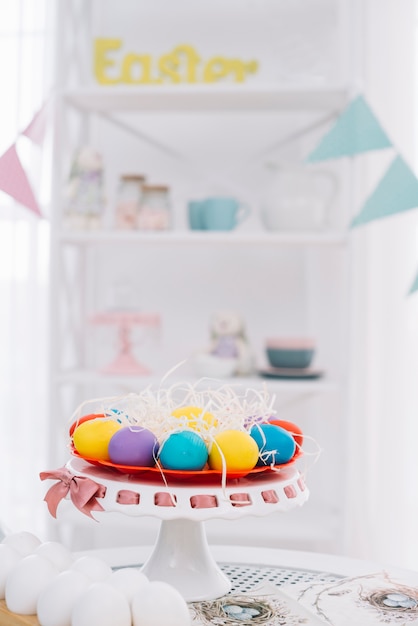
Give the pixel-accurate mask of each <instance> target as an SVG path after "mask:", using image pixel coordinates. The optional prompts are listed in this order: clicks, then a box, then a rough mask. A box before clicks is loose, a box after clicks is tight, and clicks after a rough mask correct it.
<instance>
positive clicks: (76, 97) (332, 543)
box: [50, 3, 350, 551]
mask: <svg viewBox="0 0 418 626" xmlns="http://www.w3.org/2000/svg"><path fill="white" fill-rule="evenodd" d="M86 6H87V7H88V3H86ZM67 10H68V7H67ZM64 21H65V20H64V18H63V17H62V16H61V29H62V30H61V32H62V33H64V30H65V26H64V23H63V22H64ZM84 35H85V33H84ZM65 37H68V35H64V34H63V38H64V39H65ZM67 61H68V59H67ZM62 63H64V60H62ZM58 73H59V76H60V80H61V84H60V87H61V91H60V95H59V96H58V104H57V119H56V124H57V127H56V131H57V132H56V149H55V152H56V161H55V163H56V172H55V177H54V187H55V189H54V194H53V196H54V206H55V207H56V209H57V210H56V214H55V217H54V220H53V223H52V245H51V258H52V275H51V293H52V294H54V297H53V298H52V302H51V307H52V311H51V313H52V315H51V319H52V324H51V380H52V381H53V384H52V392H51V429H50V433H51V446H50V447H51V463H52V464H55V465H56V466H58V465H59V464H61V463H62V462H64V461H65V454H66V447H65V442H66V437H67V425H68V419H69V417H70V414H71V411H72V410H74V409H75V406H76V402H79V401H81V400H85V399H89V398H91V397H97V396H98V395H113V393H114V391H115V390H116V389H120V390H121V392H122V393H124V392H126V391H127V390H132V391H135V390H138V389H139V387H140V386H141V387H144V386H146V385H149V384H154V383H155V382H158V380H159V378H160V377H161V376H163V375H164V374H165V372H166V371H167V367H166V366H165V365H162V366H161V369H160V370H156V371H155V376H152V377H149V378H148V377H145V378H141V379H139V378H133V377H125V376H121V377H119V376H108V375H105V374H100V372H99V371H98V369H97V368H94V367H93V368H92V367H91V366H90V365H89V359H88V353H89V344H91V342H92V341H94V337H92V334H93V333H92V332H91V327H89V324H88V319H89V316H90V315H91V313H92V312H93V310H94V306H96V305H97V300H98V298H97V294H98V291H99V290H100V289H102V288H103V286H104V285H106V284H107V282H106V281H107V279H108V280H110V274H111V271H110V270H109V271H108V269H106V268H105V267H103V259H106V257H107V255H108V262H109V267H110V268H111V266H112V262H113V259H116V260H119V259H118V257H119V256H123V255H125V256H126V255H129V258H132V264H135V267H136V268H138V272H137V274H140V273H141V271H142V272H143V271H144V270H143V268H144V267H145V266H146V268H147V272H146V274H145V273H143V274H141V276H140V278H141V280H142V283H140V284H143V285H144V288H143V289H144V294H150V293H154V291H158V285H159V286H160V287H161V281H163V280H164V274H163V273H162V269H161V268H157V267H156V266H153V263H155V259H156V258H157V257H156V254H157V255H158V258H161V256H162V255H164V256H165V257H166V258H167V266H168V267H169V269H170V270H171V269H172V268H171V266H172V265H173V264H174V260H178V258H180V261H179V263H180V265H179V268H178V270H177V271H178V273H179V274H180V273H181V276H180V278H179V276H178V275H177V280H178V281H179V290H180V295H179V297H180V298H181V297H183V298H184V299H186V296H185V292H183V291H181V290H182V289H185V287H184V285H183V284H182V280H183V278H184V281H183V282H184V283H186V282H188V283H190V284H191V285H196V286H197V282H199V285H202V284H203V285H204V286H205V290H206V289H208V290H211V293H212V294H214V295H213V301H214V302H216V301H217V300H216V294H217V291H222V294H224V293H225V285H224V284H223V283H222V276H221V277H220V276H219V273H222V270H219V268H218V267H217V261H216V258H217V257H218V256H219V258H220V259H221V261H222V262H225V259H227V255H228V254H231V255H232V254H237V255H240V256H239V259H240V260H239V261H238V262H239V263H243V267H244V268H245V267H246V265H245V263H250V261H248V258H249V257H250V258H251V266H249V267H250V270H251V271H248V291H249V293H251V292H252V290H254V292H255V293H256V294H257V293H260V294H261V296H262V295H263V293H265V289H266V287H265V286H264V285H265V281H267V280H269V281H272V284H274V280H275V276H277V274H279V279H278V280H279V282H278V284H279V287H278V288H277V289H278V290H277V294H276V295H274V294H272V293H271V292H272V291H274V290H269V298H271V300H269V302H267V303H266V309H269V315H270V317H268V318H267V317H266V316H267V312H265V321H264V322H263V320H262V321H261V325H263V323H264V324H265V326H266V327H268V324H269V323H270V327H271V323H272V322H271V320H272V311H271V310H272V308H274V303H275V302H276V303H277V307H278V311H280V308H282V309H283V308H285V309H286V311H287V313H286V315H287V317H288V318H291V317H292V311H291V309H292V300H291V298H292V295H291V294H292V293H293V292H292V289H290V288H289V293H287V292H285V293H284V295H283V296H282V294H281V292H280V289H281V287H280V284H281V283H280V280H283V277H282V278H280V276H282V275H286V274H287V273H290V274H291V275H292V276H293V274H292V272H293V270H292V269H291V267H292V264H294V265H295V266H296V269H295V271H294V276H295V278H294V279H292V280H294V281H295V282H297V281H300V282H302V283H303V285H302V286H300V285H299V286H298V293H299V292H302V291H305V292H306V297H305V299H304V300H302V308H303V311H302V312H301V310H300V308H301V305H300V303H295V307H296V306H297V307H299V308H298V310H296V309H295V311H294V316H295V318H297V319H299V318H301V319H302V318H303V319H304V318H305V317H307V318H309V324H307V327H308V328H314V327H315V324H316V326H318V320H319V321H320V322H321V324H322V331H321V332H323V333H324V334H326V333H327V332H328V331H327V329H328V330H329V332H330V337H331V338H330V339H329V341H328V342H326V341H324V344H326V343H328V345H327V346H326V349H325V350H324V353H323V358H324V364H325V367H324V369H325V370H326V375H325V376H324V377H323V378H319V379H318V380H306V381H304V380H298V381H296V380H291V381H288V380H271V379H264V378H262V377H260V376H254V377H249V378H242V379H241V378H239V379H238V378H235V379H233V380H228V381H227V382H231V383H235V382H239V383H240V384H243V385H246V386H251V387H257V388H260V387H261V386H262V385H263V384H265V385H267V387H268V388H269V390H270V391H271V393H273V394H275V395H276V396H277V398H278V406H279V407H280V408H281V407H284V408H283V410H284V411H285V410H286V407H288V406H290V407H294V406H297V407H300V415H301V420H302V422H303V424H301V425H303V426H304V427H305V425H306V432H311V431H310V426H311V425H314V426H315V425H318V424H319V426H318V428H313V432H314V438H315V435H316V434H317V432H318V435H317V436H318V439H320V437H321V436H322V435H323V434H324V430H325V434H326V437H327V440H328V445H329V446H330V448H331V457H330V459H329V460H327V461H326V464H325V467H324V469H323V471H322V473H321V471H319V473H318V474H317V476H316V477H315V476H314V472H312V479H313V483H315V480H316V482H317V483H318V485H319V486H317V488H315V485H314V484H313V485H312V486H311V485H310V488H311V494H312V496H311V497H312V499H315V498H316V493H320V492H321V491H322V492H326V493H327V495H328V498H327V499H326V502H325V504H324V505H322V503H321V502H318V501H314V502H312V505H311V503H308V505H306V507H304V509H305V508H306V517H304V514H303V511H301V512H300V514H299V517H298V523H297V524H296V525H294V524H293V523H292V519H291V516H286V519H285V520H283V519H280V528H281V532H280V541H279V543H277V544H276V545H277V546H281V547H286V545H287V544H286V541H287V540H288V541H289V542H291V545H292V546H297V545H298V544H299V545H302V546H303V547H304V548H306V549H309V547H312V548H314V549H315V548H318V549H322V550H325V551H332V550H334V549H338V542H339V539H340V537H341V536H342V531H341V527H342V517H343V514H344V511H343V504H342V496H341V494H337V493H336V490H337V487H336V485H337V484H341V480H342V479H343V478H342V476H341V475H338V476H335V475H332V476H331V475H330V472H329V465H330V464H331V463H332V462H333V459H334V461H336V462H337V464H338V456H339V454H340V453H339V452H338V447H337V445H336V440H337V439H341V438H342V437H343V435H342V432H343V431H344V407H345V401H346V393H347V384H348V381H347V380H346V379H345V378H344V376H345V371H346V358H347V353H346V349H347V343H348V319H347V316H346V314H345V310H346V308H347V307H346V305H348V269H347V267H348V264H349V255H350V247H349V243H348V236H347V233H346V231H345V230H344V228H337V227H336V228H333V229H332V230H327V231H323V232H277V233H276V232H274V233H273V232H266V231H264V230H262V229H261V228H260V227H258V228H254V229H248V230H237V231H234V232H225V233H224V232H221V233H219V232H191V231H188V230H186V229H185V228H183V227H176V228H175V229H174V230H172V231H169V232H159V233H148V232H146V233H141V232H125V231H116V230H113V229H112V228H111V227H108V226H106V227H104V228H103V229H102V230H99V231H95V232H92V231H89V232H75V231H68V230H65V229H64V228H63V224H62V219H61V211H60V207H61V206H62V192H61V188H62V184H63V181H64V180H65V176H66V173H67V171H66V167H67V165H66V163H68V160H69V156H71V155H69V154H68V150H69V149H70V144H71V141H72V142H73V143H74V137H70V141H68V128H67V123H66V119H67V116H68V115H70V116H71V117H72V118H73V119H76V124H75V130H74V135H75V137H76V142H77V141H78V140H79V138H81V137H87V138H90V136H91V127H92V126H93V125H94V123H95V121H96V120H97V119H99V120H103V118H104V120H105V122H106V123H108V122H109V121H116V125H115V126H114V129H113V130H114V131H115V130H116V131H117V128H118V124H119V125H120V119H121V118H120V117H119V116H120V115H121V114H122V115H123V114H129V115H131V116H132V114H137V115H138V116H141V115H148V114H149V113H151V114H153V115H154V114H155V113H158V114H159V115H162V114H169V115H170V116H171V115H175V114H179V115H180V116H184V115H185V114H189V113H193V114H197V115H199V113H202V114H204V115H205V116H206V115H208V114H210V115H213V116H216V115H223V114H224V113H227V114H228V115H233V114H234V113H237V114H240V113H244V114H251V115H253V116H256V115H263V114H265V113H272V112H274V113H275V114H279V113H283V114H287V113H289V112H291V113H294V112H299V113H300V112H317V113H318V112H319V113H320V114H321V115H322V116H323V119H327V117H329V118H330V119H331V117H332V116H335V115H336V114H338V112H339V111H341V110H342V109H343V108H344V106H345V104H346V103H347V101H348V97H349V89H348V88H347V86H341V85H336V86H333V87H332V88H329V87H318V86H315V85H307V86H305V87H302V86H298V87H288V86H283V88H281V87H280V86H278V85H277V84H267V85H259V84H256V85H254V86H242V85H238V86H235V85H227V86H224V85H222V84H221V85H216V86H212V85H197V86H185V85H181V86H178V87H176V86H173V87H171V86H170V87H168V86H158V87H147V86H144V87H132V88H125V87H123V88H122V87H119V86H118V87H111V88H110V87H100V88H99V87H95V86H89V85H87V86H86V85H81V86H80V87H79V86H77V85H76V86H75V87H74V88H68V86H67V85H66V84H63V78H62V77H63V76H67V74H68V73H67V72H66V71H65V68H63V67H60V69H59V71H58ZM205 119H206V118H205ZM130 125H132V118H129V122H126V121H123V128H122V129H121V130H120V132H121V133H124V132H126V131H128V134H129V127H130ZM132 128H134V126H132ZM66 135H67V137H66ZM199 254H201V255H203V256H202V260H200V257H199V258H198V255H199ZM283 254H284V255H288V256H287V257H286V260H285V263H286V264H287V263H289V265H288V266H286V268H285V269H283V268H282V266H281V264H282V263H283V259H282V256H281V255H283ZM127 258H128V256H127ZM188 258H189V259H193V263H190V261H188ZM283 258H285V257H283ZM134 259H135V260H134ZM138 259H139V260H138ZM147 259H150V260H149V263H148V261H147ZM172 259H174V260H173V261H172ZM208 259H211V260H210V263H213V266H214V267H213V274H211V271H210V268H209V269H208ZM213 259H215V260H213ZM246 259H247V260H246ZM257 259H259V263H260V264H261V265H262V266H263V268H265V267H266V264H268V265H269V268H270V269H269V273H268V272H264V269H262V272H261V273H260V274H257V272H258V270H259V268H257ZM199 263H200V265H199ZM121 267H122V268H123V267H124V266H123V264H122V265H121ZM125 268H126V266H125ZM185 268H186V269H187V268H188V269H187V271H189V272H190V275H189V276H185V275H184V272H185V271H186V270H185ZM199 268H200V269H199ZM272 268H273V269H272ZM129 269H130V271H131V269H132V268H129ZM228 270H229V267H228ZM153 271H154V272H155V273H156V276H157V279H156V285H155V289H154V288H153V286H152V284H151V282H149V281H150V280H151V279H150V275H152V273H153ZM173 271H174V270H173ZM245 272H246V270H245V269H243V270H242V272H241V271H240V272H239V274H245ZM252 272H253V274H252ZM107 273H108V275H107ZM127 273H128V272H127ZM267 273H268V277H266V276H267ZM236 274H238V270H237V272H236ZM161 276H163V278H161ZM213 276H216V280H215V278H213ZM233 276H234V273H233V271H232V270H231V271H226V272H225V276H224V279H223V280H224V282H228V280H231V277H232V280H233ZM127 280H129V276H128V278H127ZM167 280H168V282H170V281H171V282H172V280H173V279H172V278H169V277H167ZM147 281H148V282H147ZM263 281H264V282H263ZM240 285H241V288H242V278H241V277H239V279H238V276H237V281H236V286H235V287H234V288H235V289H236V290H237V291H239V289H240ZM153 289H154V291H153ZM263 289H264V291H263ZM257 290H258V291H257ZM260 290H261V291H260ZM335 290H338V293H337V292H335V293H334V291H335ZM289 294H290V295H289ZM237 295H240V294H237ZM241 295H242V294H241ZM256 297H257V296H256ZM259 297H260V296H259ZM321 299H322V301H323V304H321ZM202 300H203V301H204V302H203V304H202V307H201V309H200V310H199V311H197V310H196V315H195V316H194V317H197V316H198V315H202V309H203V310H204V306H205V305H207V302H206V300H205V299H204V295H202ZM185 301H186V300H185ZM250 301H251V298H250V296H249V295H248V294H244V295H242V299H241V300H239V303H241V302H244V303H250ZM156 302H157V303H159V304H160V305H161V303H165V301H164V299H163V298H161V299H160V300H158V298H157V299H156ZM209 302H210V301H209ZM284 303H285V306H284ZM174 304H175V306H177V304H178V303H177V302H174ZM321 307H322V308H321ZM333 307H336V309H338V307H339V309H338V310H337V311H336V313H335V318H337V324H336V330H335V328H334V327H335V324H334V309H333ZM185 309H186V311H188V306H187V304H186V306H185ZM253 309H254V310H253V318H254V317H255V316H256V315H257V310H256V308H254V307H253ZM179 311H180V313H179ZM263 313H264V312H263ZM321 316H322V317H324V320H322V321H321ZM327 316H328V317H329V321H328V319H325V318H327ZM186 317H187V315H186ZM311 318H312V320H313V321H312V320H311ZM180 319H181V309H180V308H179V309H178V310H177V309H175V311H174V313H173V320H172V321H171V320H170V323H171V326H169V325H168V324H167V335H169V333H170V332H173V329H175V328H176V324H177V323H178V322H179V320H180ZM187 319H189V318H187ZM263 319H264V318H263ZM266 320H267V321H266ZM311 321H312V325H310V323H311ZM204 322H205V320H204V319H203V320H202V324H204ZM321 324H319V325H321ZM187 326H188V324H187V323H186V324H185V325H184V326H183V327H182V328H181V333H186V332H187ZM189 326H190V330H191V332H192V331H193V328H192V326H193V324H191V323H190V324H189ZM174 332H175V331H174ZM266 332H268V331H267V330H266ZM185 341H186V339H185ZM192 341H193V340H192ZM186 343H187V341H186ZM182 356H183V355H179V357H178V361H180V360H181V358H182ZM327 358H330V361H332V362H333V365H332V366H331V365H330V367H329V368H328V367H327ZM174 364H175V362H174ZM171 365H173V363H172V364H171ZM168 369H169V368H168ZM328 370H329V371H328ZM174 380H175V379H173V381H174ZM99 390H100V391H99ZM100 392H101V393H100ZM283 416H284V417H285V419H286V418H287V415H286V414H283ZM324 416H325V417H324ZM290 417H291V418H294V421H297V422H299V420H298V414H297V413H296V414H295V413H291V415H290ZM322 419H323V425H321V424H320V421H321V420H322ZM321 428H322V430H321ZM334 474H335V473H334ZM337 474H338V472H337ZM324 479H325V480H331V484H330V487H329V489H324V488H323V480H324ZM332 481H334V482H332ZM308 482H309V478H308ZM310 511H311V512H310ZM73 517H74V516H73ZM273 517H274V516H273ZM281 517H283V516H281ZM318 520H319V522H318ZM83 523H84V525H86V526H88V527H89V528H90V526H89V524H88V523H86V520H83ZM257 523H258V522H256V521H254V520H253V521H252V522H251V523H250V522H249V524H250V526H251V524H252V526H251V528H250V526H249V527H248V528H250V530H249V532H253V531H254V529H255V525H256V524H257ZM273 523H274V524H278V523H279V520H277V519H274V520H273ZM144 524H146V522H144ZM230 526H231V525H230ZM251 529H252V530H251ZM324 529H325V530H324ZM229 530H230V531H232V533H231V536H232V535H233V529H231V528H230V529H229ZM247 530H248V529H247ZM242 532H245V529H239V532H238V534H239V535H240V534H242ZM214 533H215V535H216V539H217V541H218V542H219V539H220V537H219V533H220V529H219V528H216V529H214ZM263 534H264V531H263ZM273 534H274V533H273V529H272V528H270V529H266V531H265V537H266V541H267V540H268V537H270V538H271V537H272V536H273ZM208 535H209V537H210V536H211V531H210V530H209V533H208ZM107 540H109V538H107V539H106V541H107ZM77 547H78V548H79V549H82V548H83V546H77ZM86 547H89V546H86Z"/></svg>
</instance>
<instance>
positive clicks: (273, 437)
mask: <svg viewBox="0 0 418 626" xmlns="http://www.w3.org/2000/svg"><path fill="white" fill-rule="evenodd" d="M250 435H251V437H252V438H253V439H254V440H255V442H256V444H257V446H258V449H259V451H260V453H259V457H260V458H259V461H258V463H257V465H272V464H273V465H281V464H282V463H287V462H288V461H290V459H291V458H292V457H293V455H294V454H295V450H296V443H295V440H294V438H293V437H292V435H291V434H290V433H289V432H288V431H287V430H285V429H284V428H282V427H281V426H276V425H274V424H254V426H253V427H252V428H251V430H250Z"/></svg>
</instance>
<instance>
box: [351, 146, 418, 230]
mask: <svg viewBox="0 0 418 626" xmlns="http://www.w3.org/2000/svg"><path fill="white" fill-rule="evenodd" d="M417 207H418V179H417V177H416V176H415V174H414V172H413V171H412V170H411V168H410V167H409V165H407V164H406V163H405V161H404V160H403V158H402V157H401V156H399V155H398V156H396V157H395V158H394V160H393V161H392V163H391V164H390V166H389V168H388V170H387V171H386V174H385V175H384V176H383V178H382V180H381V181H380V183H379V184H378V186H377V187H376V189H375V190H374V191H373V193H372V194H371V195H370V196H369V197H368V198H367V200H366V202H365V204H364V205H363V207H362V209H361V211H360V213H359V214H358V215H357V216H356V217H355V218H354V220H353V221H352V223H351V227H355V226H360V225H361V224H367V222H372V221H373V220H377V219H380V218H382V217H387V216H389V215H395V214H396V213H403V212H404V211H409V210H410V209H415V208H417Z"/></svg>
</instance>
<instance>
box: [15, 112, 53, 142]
mask: <svg viewBox="0 0 418 626" xmlns="http://www.w3.org/2000/svg"><path fill="white" fill-rule="evenodd" d="M49 116H50V106H49V101H48V102H45V104H44V105H43V106H42V107H41V108H40V109H39V111H38V112H37V113H35V115H34V116H33V118H32V120H31V121H30V122H29V124H28V125H27V126H26V128H25V130H22V132H21V135H25V137H28V138H29V139H30V140H31V141H33V143H36V144H37V145H38V146H41V145H42V144H43V141H44V139H45V134H46V129H47V125H48V122H49Z"/></svg>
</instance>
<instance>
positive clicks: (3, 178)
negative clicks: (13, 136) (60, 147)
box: [0, 144, 42, 217]
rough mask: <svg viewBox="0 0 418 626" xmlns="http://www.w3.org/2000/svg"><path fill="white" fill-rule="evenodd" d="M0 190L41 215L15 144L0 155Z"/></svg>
mask: <svg viewBox="0 0 418 626" xmlns="http://www.w3.org/2000/svg"><path fill="white" fill-rule="evenodd" d="M0 191H4V192H5V193H7V194H8V195H9V196H11V197H12V198H13V199H14V200H16V201H17V202H19V204H22V205H23V206H25V207H27V208H28V209H30V210H31V211H33V212H34V213H35V214H36V215H38V216H39V217H42V213H41V211H40V208H39V205H38V202H37V200H36V198H35V196H34V193H33V191H32V187H31V186H30V183H29V180H28V177H27V176H26V172H25V170H24V169H23V167H22V164H21V162H20V160H19V156H18V154H17V150H16V144H13V145H12V146H10V148H9V149H8V150H6V152H5V153H4V154H3V155H1V156H0Z"/></svg>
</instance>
